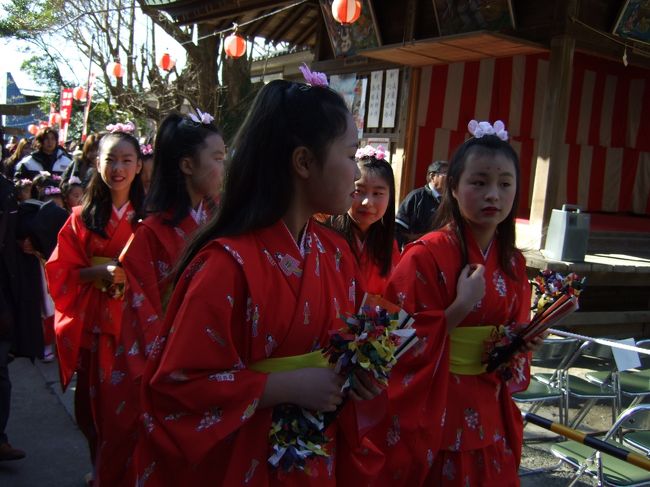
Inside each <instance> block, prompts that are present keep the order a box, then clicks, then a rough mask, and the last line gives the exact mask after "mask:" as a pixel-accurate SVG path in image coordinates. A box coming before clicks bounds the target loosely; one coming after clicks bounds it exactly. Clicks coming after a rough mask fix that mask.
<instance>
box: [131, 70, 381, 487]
mask: <svg viewBox="0 0 650 487" xmlns="http://www.w3.org/2000/svg"><path fill="white" fill-rule="evenodd" d="M323 77H324V75H323ZM319 79H320V78H319ZM316 81H318V79H317V80H316ZM356 149H357V135H356V128H355V125H354V122H353V119H352V117H351V115H350V113H349V111H348V110H347V108H346V106H345V103H344V102H343V100H342V99H341V97H340V96H339V95H338V94H336V93H335V92H333V91H331V90H330V89H329V88H327V87H326V86H320V85H317V84H315V85H313V86H309V85H305V84H302V83H295V82H289V81H283V80H276V81H271V82H270V83H269V84H267V85H266V86H264V87H263V88H262V89H261V91H260V92H259V94H258V96H257V98H256V100H255V102H254V103H253V106H252V108H251V111H250V112H249V114H248V116H247V118H246V120H245V122H244V124H243V125H242V127H241V129H240V131H239V133H238V135H237V137H236V140H235V142H234V144H233V152H232V153H233V156H232V159H231V161H230V164H229V166H228V169H227V172H226V177H225V185H224V192H223V195H222V199H221V205H220V210H219V213H218V214H217V216H216V218H214V219H212V220H211V221H210V222H209V223H208V224H206V226H204V227H203V228H202V229H200V230H199V231H198V233H197V235H196V237H195V239H194V241H193V242H192V244H191V245H190V246H189V247H188V249H187V251H186V252H185V254H184V257H183V258H182V260H181V264H180V269H181V272H180V274H179V277H178V280H177V282H176V285H175V289H174V292H173V295H172V297H171V300H170V303H169V307H168V309H167V313H166V318H165V321H164V323H163V326H162V328H161V331H160V334H159V336H158V338H157V340H156V341H155V343H154V344H153V345H152V347H151V351H150V354H149V357H148V359H147V363H146V366H145V370H144V375H143V378H142V383H143V389H142V395H141V398H142V406H143V411H144V413H143V431H142V433H141V435H140V438H139V439H138V448H137V451H136V461H137V466H138V482H139V484H138V485H143V486H147V487H148V486H177V485H193V486H194V485H195V486H208V485H210V486H232V485H249V486H268V485H296V486H298V485H301V486H310V485H319V486H320V485H327V486H330V485H335V484H336V477H337V463H336V446H337V444H338V442H339V441H342V440H341V439H340V438H339V437H337V427H336V426H337V422H334V423H333V424H332V426H331V427H330V428H329V429H328V430H327V434H328V436H329V438H331V439H332V440H331V441H330V442H329V444H328V445H327V446H326V448H327V450H328V453H329V455H328V456H327V457H320V456H319V457H316V458H314V459H312V460H311V461H309V462H308V464H307V466H306V467H305V469H304V470H301V469H297V468H294V469H292V470H291V471H285V470H284V469H283V468H282V467H279V468H276V467H273V466H271V465H270V459H269V457H270V456H271V455H272V454H273V453H274V452H273V450H272V449H271V448H270V446H269V430H270V427H271V416H272V413H273V410H274V407H275V406H278V405H280V404H283V403H293V404H296V405H299V406H301V407H304V408H306V409H310V410H316V411H334V410H335V409H336V408H337V406H338V405H339V404H340V403H341V402H342V401H343V394H342V393H341V385H342V382H343V379H342V377H340V376H339V375H338V374H336V373H335V372H334V370H333V369H331V368H329V367H327V366H326V365H325V364H323V363H322V361H320V360H319V359H318V358H317V357H322V355H321V354H320V352H318V351H319V349H321V348H322V347H323V346H326V345H327V343H328V339H329V337H328V332H329V331H330V330H332V329H335V328H339V327H340V326H341V322H340V321H339V316H340V314H344V313H354V312H355V311H356V306H357V304H358V303H357V289H356V280H355V274H356V265H355V258H354V257H353V256H352V254H351V253H350V251H349V250H348V246H347V244H346V242H345V240H344V239H342V238H341V237H340V236H339V235H337V234H336V233H335V232H333V231H332V230H329V229H327V228H325V227H322V226H321V225H320V224H318V223H316V222H315V221H313V220H312V218H311V217H312V215H313V214H314V213H317V212H323V213H329V214H336V213H342V212H344V211H345V210H346V209H347V208H349V207H350V204H351V202H352V197H353V193H354V191H355V188H354V181H355V180H356V179H357V178H358V168H357V165H356V162H355V159H354V155H355V152H356ZM355 382H357V383H356V385H355V389H354V392H352V393H351V396H352V398H353V399H359V398H364V399H371V398H372V397H374V396H376V395H377V394H378V393H379V392H380V391H379V389H378V388H377V386H376V385H374V384H373V383H372V382H371V381H369V380H368V378H367V377H366V376H359V381H355ZM354 402H355V401H349V403H348V405H347V406H346V408H347V407H353V406H354ZM346 408H344V412H345V409H346ZM339 433H340V431H339ZM343 485H345V484H343Z"/></svg>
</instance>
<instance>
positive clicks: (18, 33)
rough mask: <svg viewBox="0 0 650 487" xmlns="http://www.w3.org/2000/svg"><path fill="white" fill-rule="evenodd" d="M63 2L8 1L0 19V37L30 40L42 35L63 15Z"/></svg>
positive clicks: (41, 0)
mask: <svg viewBox="0 0 650 487" xmlns="http://www.w3.org/2000/svg"><path fill="white" fill-rule="evenodd" d="M63 3H64V2H63V0H8V1H6V2H4V5H3V7H4V13H5V15H4V16H3V18H2V19H0V36H1V37H13V38H16V39H24V40H30V39H31V38H32V37H33V36H34V35H37V34H44V33H46V32H47V31H48V30H49V29H51V28H52V27H53V26H54V25H55V24H56V23H57V21H59V20H60V19H61V16H62V15H64V9H63Z"/></svg>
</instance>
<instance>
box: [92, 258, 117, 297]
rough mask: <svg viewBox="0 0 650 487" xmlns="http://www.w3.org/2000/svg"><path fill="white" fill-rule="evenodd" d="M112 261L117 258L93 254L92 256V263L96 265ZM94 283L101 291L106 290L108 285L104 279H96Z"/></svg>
mask: <svg viewBox="0 0 650 487" xmlns="http://www.w3.org/2000/svg"><path fill="white" fill-rule="evenodd" d="M111 262H113V263H114V262H115V259H112V258H110V257H101V256H97V255H95V256H93V257H91V258H90V265H92V266H96V265H102V264H109V263H111ZM93 284H94V285H95V287H96V288H97V289H99V290H100V291H105V290H106V288H107V287H108V286H107V283H106V282H105V281H104V280H103V279H95V280H94V281H93Z"/></svg>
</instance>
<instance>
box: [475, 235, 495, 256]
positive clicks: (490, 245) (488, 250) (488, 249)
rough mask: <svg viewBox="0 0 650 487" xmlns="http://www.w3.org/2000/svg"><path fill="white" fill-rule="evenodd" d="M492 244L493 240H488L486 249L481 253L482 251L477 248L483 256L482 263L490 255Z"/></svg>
mask: <svg viewBox="0 0 650 487" xmlns="http://www.w3.org/2000/svg"><path fill="white" fill-rule="evenodd" d="M493 242H494V239H492V240H490V243H489V244H488V246H487V248H486V249H485V252H483V249H482V248H481V247H480V245H479V246H478V249H479V250H480V251H481V255H482V256H483V260H484V261H486V260H487V258H488V255H489V254H490V249H491V248H492V243H493ZM477 245H478V244H477Z"/></svg>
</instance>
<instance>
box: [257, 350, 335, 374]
mask: <svg viewBox="0 0 650 487" xmlns="http://www.w3.org/2000/svg"><path fill="white" fill-rule="evenodd" d="M307 367H316V368H321V369H324V368H326V367H329V362H328V361H327V358H325V356H324V355H323V351H322V350H316V351H314V352H310V353H305V354H302V355H290V356H288V357H276V358H267V359H266V360H260V361H259V362H255V363H254V364H251V365H249V366H248V368H249V369H250V370H254V371H255V372H265V373H271V372H287V371H289V370H298V369H305V368H307Z"/></svg>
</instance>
